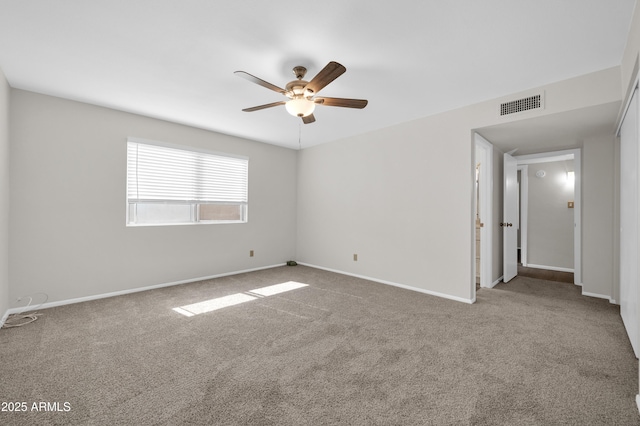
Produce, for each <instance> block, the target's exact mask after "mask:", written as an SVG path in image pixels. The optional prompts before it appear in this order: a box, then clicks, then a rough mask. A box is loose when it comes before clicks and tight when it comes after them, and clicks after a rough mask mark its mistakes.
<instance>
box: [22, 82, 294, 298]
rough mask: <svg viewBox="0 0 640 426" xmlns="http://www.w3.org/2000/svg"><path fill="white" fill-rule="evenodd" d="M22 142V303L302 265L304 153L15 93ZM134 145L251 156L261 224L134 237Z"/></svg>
mask: <svg viewBox="0 0 640 426" xmlns="http://www.w3.org/2000/svg"><path fill="white" fill-rule="evenodd" d="M10 130H11V153H10V159H11V196H10V201H11V204H10V219H11V229H10V234H9V241H10V247H11V251H10V263H11V270H10V283H11V285H10V298H11V300H12V301H13V300H15V299H16V298H17V297H19V296H21V295H26V294H31V293H35V292H45V293H47V294H48V295H49V301H50V302H55V301H61V300H68V299H73V298H79V297H87V296H92V295H99V294H104V293H109V292H116V291H124V290H129V289H135V288H140V287H145V286H151V285H157V284H164V283H170V282H176V281H182V280H188V279H195V278H199V277H205V276H212V275H218V274H224V273H229V272H234V271H240V270H247V269H253V268H260V267H266V266H270V265H275V264H282V263H284V262H286V261H287V260H289V259H291V258H293V257H294V256H295V215H296V211H295V203H296V191H295V188H296V187H295V182H296V157H297V154H296V151H294V150H289V149H285V148H279V147H276V146H272V145H267V144H263V143H258V142H253V141H248V140H243V139H239V138H235V137H231V136H226V135H222V134H217V133H213V132H209V131H205V130H200V129H195V128H191V127H186V126H182V125H178V124H173V123H169V122H165V121H160V120H155V119H151V118H147V117H142V116H138V115H134V114H129V113H125V112H119V111H115V110H110V109H107V108H101V107H97V106H92V105H87V104H83V103H79V102H73V101H67V100H63V99H59V98H54V97H49V96H44V95H39V94H35V93H31V92H26V91H21V90H12V91H11V129H10ZM128 136H134V137H139V138H144V139H150V140H158V141H164V142H170V143H175V144H182V145H190V146H194V147H200V148H206V149H210V150H214V151H219V152H226V153H231V154H239V155H244V156H248V157H249V222H248V223H246V224H223V225H187V226H157V227H126V226H125V200H126V195H125V181H126V140H127V137H128ZM249 250H255V257H252V258H250V257H249Z"/></svg>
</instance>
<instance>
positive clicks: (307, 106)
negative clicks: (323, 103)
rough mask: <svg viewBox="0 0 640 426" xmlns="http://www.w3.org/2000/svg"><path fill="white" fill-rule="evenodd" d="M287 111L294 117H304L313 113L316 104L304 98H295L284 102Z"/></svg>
mask: <svg viewBox="0 0 640 426" xmlns="http://www.w3.org/2000/svg"><path fill="white" fill-rule="evenodd" d="M285 108H286V109H287V112H288V113H289V114H291V115H293V116H294V117H306V116H308V115H311V114H313V111H314V110H315V109H316V104H315V103H314V102H312V101H310V100H308V99H305V98H302V97H300V98H295V99H291V100H290V101H287V103H286V104H285Z"/></svg>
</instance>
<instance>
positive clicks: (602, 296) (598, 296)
mask: <svg viewBox="0 0 640 426" xmlns="http://www.w3.org/2000/svg"><path fill="white" fill-rule="evenodd" d="M582 295H583V296H589V297H597V298H598V299H606V300H608V301H609V303H614V304H615V300H613V299H611V296H607V295H606V294H598V293H589V292H586V291H583V292H582Z"/></svg>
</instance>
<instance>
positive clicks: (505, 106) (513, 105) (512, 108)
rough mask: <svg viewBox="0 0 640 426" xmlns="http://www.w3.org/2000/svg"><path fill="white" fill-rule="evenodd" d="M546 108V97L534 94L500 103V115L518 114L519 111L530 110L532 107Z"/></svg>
mask: <svg viewBox="0 0 640 426" xmlns="http://www.w3.org/2000/svg"><path fill="white" fill-rule="evenodd" d="M540 108H544V97H543V96H542V95H541V94H540V95H533V96H529V97H527V98H522V99H517V100H515V101H510V102H504V103H501V104H500V116H503V115H510V114H516V113H518V112H523V111H529V110H531V109H540Z"/></svg>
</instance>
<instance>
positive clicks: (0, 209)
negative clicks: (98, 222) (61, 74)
mask: <svg viewBox="0 0 640 426" xmlns="http://www.w3.org/2000/svg"><path fill="white" fill-rule="evenodd" d="M9 94H10V89H9V85H8V84H7V80H6V79H5V77H4V74H3V73H2V70H0V320H1V319H2V317H3V316H4V315H5V313H6V312H7V309H9Z"/></svg>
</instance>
